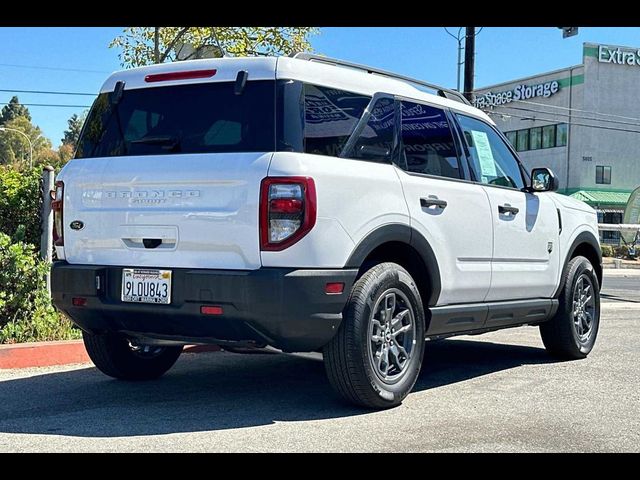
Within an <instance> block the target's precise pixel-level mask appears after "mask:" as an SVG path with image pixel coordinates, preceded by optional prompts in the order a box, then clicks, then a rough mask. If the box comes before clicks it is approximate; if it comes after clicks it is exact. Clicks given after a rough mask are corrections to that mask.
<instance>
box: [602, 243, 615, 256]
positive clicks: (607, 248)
mask: <svg viewBox="0 0 640 480" xmlns="http://www.w3.org/2000/svg"><path fill="white" fill-rule="evenodd" d="M600 250H602V256H603V257H613V246H611V245H600Z"/></svg>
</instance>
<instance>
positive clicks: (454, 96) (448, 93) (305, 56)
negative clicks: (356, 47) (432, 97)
mask: <svg viewBox="0 0 640 480" xmlns="http://www.w3.org/2000/svg"><path fill="white" fill-rule="evenodd" d="M291 57H293V58H296V59H299V60H309V61H311V62H321V63H327V64H329V65H340V66H343V67H349V68H353V69H356V70H362V71H365V72H367V73H375V74H377V75H383V76H385V77H390V78H395V79H397V80H402V81H405V82H409V83H413V84H415V85H420V86H423V87H427V88H430V89H432V90H435V91H436V92H437V94H438V95H439V96H441V97H445V98H448V99H450V100H456V101H458V102H462V103H465V104H467V105H471V103H470V102H469V100H467V98H466V97H465V96H464V95H463V94H462V93H460V92H458V91H456V90H451V89H449V88H444V87H441V86H439V85H435V84H433V83H428V82H424V81H422V80H418V79H415V78H411V77H407V76H405V75H399V74H397V73H393V72H389V71H387V70H381V69H379V68H373V67H369V66H367V65H361V64H359V63H352V62H347V61H344V60H338V59H336V58H331V57H324V56H322V55H315V54H313V53H304V52H298V53H294V54H292V55H291Z"/></svg>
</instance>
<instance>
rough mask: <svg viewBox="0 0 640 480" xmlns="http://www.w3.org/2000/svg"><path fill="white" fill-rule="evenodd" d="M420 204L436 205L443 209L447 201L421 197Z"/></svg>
mask: <svg viewBox="0 0 640 480" xmlns="http://www.w3.org/2000/svg"><path fill="white" fill-rule="evenodd" d="M420 206H421V207H422V208H431V207H436V208H441V209H443V210H444V208H445V207H446V206H447V201H446V200H440V199H439V198H421V199H420Z"/></svg>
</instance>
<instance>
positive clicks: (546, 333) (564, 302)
mask: <svg viewBox="0 0 640 480" xmlns="http://www.w3.org/2000/svg"><path fill="white" fill-rule="evenodd" d="M562 281H563V285H564V286H563V287H562V291H561V292H560V297H559V299H558V300H559V306H558V311H557V312H556V314H555V316H554V317H553V318H552V319H551V320H549V321H547V322H544V323H542V324H540V335H541V336H542V343H544V346H545V348H546V349H547V351H548V352H549V354H551V355H552V356H554V357H556V358H559V359H563V360H576V359H580V358H585V357H586V356H587V355H589V352H591V350H592V349H593V346H594V344H595V342H596V337H597V336H598V327H599V326H600V285H599V283H598V277H597V275H596V273H595V271H594V269H593V265H591V262H589V260H587V259H586V258H585V257H581V256H578V257H574V258H572V259H571V260H570V261H569V263H568V264H567V267H566V269H565V272H564V274H563V278H562ZM580 288H582V289H583V291H584V292H586V293H585V294H584V295H582V296H581V295H580ZM589 296H590V298H591V299H590V300H589V301H588V302H586V304H585V306H584V307H581V306H580V305H581V303H584V300H586V299H587V298H588V297H589ZM578 297H580V301H579V302H578V303H575V302H574V301H575V300H576V299H577V298H578ZM574 307H575V308H576V311H577V312H574Z"/></svg>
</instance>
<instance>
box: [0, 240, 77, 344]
mask: <svg viewBox="0 0 640 480" xmlns="http://www.w3.org/2000/svg"><path fill="white" fill-rule="evenodd" d="M48 268H49V266H48V265H47V263H46V262H43V261H41V260H39V259H38V258H37V256H36V252H35V250H34V247H33V246H32V245H28V244H26V243H24V242H12V240H11V238H10V237H9V236H8V235H6V234H4V233H0V343H16V342H29V341H31V342H35V341H43V340H65V339H71V338H78V337H79V332H78V331H77V330H74V329H73V328H72V324H71V322H70V321H69V320H68V319H66V318H64V317H63V316H62V315H61V314H60V313H58V312H57V311H56V310H55V309H54V308H53V306H52V305H51V300H50V299H49V295H48V293H47V290H46V283H45V275H46V273H47V269H48Z"/></svg>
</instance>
